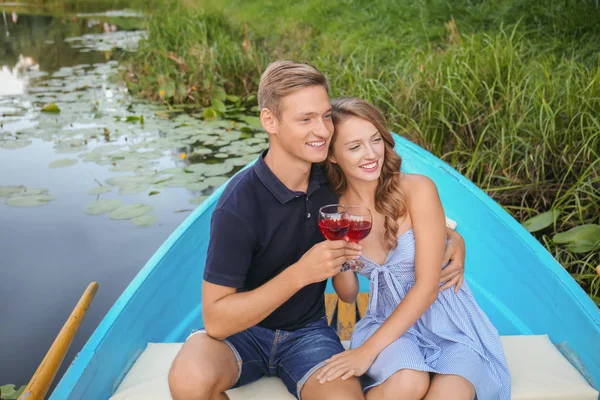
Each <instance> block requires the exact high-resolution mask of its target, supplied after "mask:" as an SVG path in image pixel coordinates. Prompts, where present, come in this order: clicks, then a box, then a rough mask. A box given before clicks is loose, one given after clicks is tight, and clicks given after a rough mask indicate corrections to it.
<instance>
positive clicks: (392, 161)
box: [325, 97, 406, 251]
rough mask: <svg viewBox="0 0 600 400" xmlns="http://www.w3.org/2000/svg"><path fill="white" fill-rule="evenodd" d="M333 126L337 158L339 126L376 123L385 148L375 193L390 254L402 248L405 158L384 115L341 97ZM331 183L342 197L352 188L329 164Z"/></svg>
mask: <svg viewBox="0 0 600 400" xmlns="http://www.w3.org/2000/svg"><path fill="white" fill-rule="evenodd" d="M331 107H332V109H333V112H332V116H333V123H334V126H335V127H336V128H335V131H334V132H333V137H332V138H331V143H330V144H329V154H333V144H334V143H335V141H336V139H337V136H338V135H337V131H338V130H337V126H338V125H339V124H340V123H342V122H343V121H345V120H347V119H348V118H350V117H356V118H360V119H363V120H365V121H369V122H370V123H372V124H373V125H374V126H375V128H377V131H378V132H379V134H380V135H381V137H382V138H383V142H384V144H385V150H384V161H383V165H382V168H381V175H380V176H379V182H378V183H377V189H376V190H375V210H376V211H377V212H378V213H380V214H382V215H383V216H384V222H383V226H384V240H385V244H386V248H387V250H388V251H389V250H392V249H394V248H396V246H397V245H398V229H399V226H398V222H397V220H398V219H399V218H400V217H402V216H403V215H405V214H406V196H405V194H404V193H403V192H402V189H401V187H400V179H399V177H400V169H401V167H402V158H401V157H400V155H399V154H398V153H396V151H395V150H394V146H395V142H394V138H393V137H392V134H391V133H390V131H389V129H388V128H387V124H386V121H385V118H384V116H383V114H382V113H381V111H379V109H378V108H377V107H375V106H374V105H373V104H371V103H369V102H368V101H365V100H362V99H359V98H356V97H341V98H338V99H333V100H331ZM325 171H326V174H327V180H328V181H329V183H330V185H331V188H332V189H333V190H334V191H335V192H336V193H338V194H339V195H342V194H343V193H344V192H345V191H346V188H347V186H348V182H347V181H346V177H345V176H344V173H343V172H342V170H341V168H340V167H339V165H338V164H336V163H333V162H331V160H330V159H329V158H327V160H326V161H325Z"/></svg>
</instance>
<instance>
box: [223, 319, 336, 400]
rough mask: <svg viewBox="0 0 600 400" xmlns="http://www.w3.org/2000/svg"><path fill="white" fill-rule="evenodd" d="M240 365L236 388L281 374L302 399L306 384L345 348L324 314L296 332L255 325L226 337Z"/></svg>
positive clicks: (288, 386)
mask: <svg viewBox="0 0 600 400" xmlns="http://www.w3.org/2000/svg"><path fill="white" fill-rule="evenodd" d="M224 342H225V343H226V344H228V345H229V347H231V349H232V350H233V353H234V354H235V357H236V359H237V361H238V365H239V366H240V370H239V373H238V379H237V381H236V383H235V384H234V385H233V386H232V388H236V387H240V386H243V385H247V384H249V383H252V382H254V381H256V380H258V379H260V378H261V377H263V376H277V377H279V378H280V379H281V380H282V381H283V383H284V384H285V386H286V387H287V390H288V391H289V392H290V393H291V394H293V395H294V396H296V398H298V399H300V398H301V397H300V392H301V391H302V388H303V387H304V384H305V383H306V381H307V380H308V378H310V377H311V375H312V374H313V373H315V372H316V371H317V370H318V369H319V368H321V367H322V366H323V365H324V364H325V360H327V359H328V358H329V357H331V356H333V355H335V354H338V353H341V352H343V351H344V347H343V346H342V343H341V342H340V338H339V337H338V335H337V333H336V332H335V330H334V329H333V328H331V327H330V326H329V325H327V318H326V317H323V318H321V319H319V320H318V321H316V322H313V323H311V324H309V325H307V326H305V327H303V328H300V329H297V330H295V331H284V330H280V329H277V330H271V329H267V328H262V327H260V326H254V327H252V328H250V329H247V330H245V331H242V332H240V333H236V334H235V335H232V336H230V337H228V338H227V339H225V340H224Z"/></svg>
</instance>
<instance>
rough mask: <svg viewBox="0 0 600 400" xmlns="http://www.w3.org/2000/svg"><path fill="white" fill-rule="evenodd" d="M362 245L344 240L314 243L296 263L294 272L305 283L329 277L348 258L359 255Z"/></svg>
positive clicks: (337, 270) (335, 272)
mask: <svg viewBox="0 0 600 400" xmlns="http://www.w3.org/2000/svg"><path fill="white" fill-rule="evenodd" d="M361 249H362V246H361V245H359V244H357V243H352V242H347V241H345V240H326V241H324V242H321V243H318V244H316V245H314V246H313V247H312V248H311V249H310V250H309V251H307V252H306V253H305V254H304V255H303V256H302V258H300V260H298V262H297V263H296V264H294V268H295V272H296V273H297V274H298V277H299V279H300V281H301V282H303V283H304V284H305V286H306V285H310V284H311V283H316V282H322V281H324V280H327V279H328V278H331V277H332V276H334V275H335V274H337V273H338V272H340V269H341V267H342V264H344V263H345V262H346V261H348V260H355V259H357V258H358V257H360V250H361Z"/></svg>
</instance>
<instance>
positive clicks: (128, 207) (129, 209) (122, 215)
mask: <svg viewBox="0 0 600 400" xmlns="http://www.w3.org/2000/svg"><path fill="white" fill-rule="evenodd" d="M150 211H152V206H150V205H147V204H141V203H136V204H125V205H122V206H121V207H119V208H117V209H116V210H114V211H113V212H111V213H110V215H109V216H108V217H109V218H110V219H117V220H122V219H132V218H135V217H141V216H142V215H144V214H146V213H149V212H150Z"/></svg>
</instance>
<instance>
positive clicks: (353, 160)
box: [329, 117, 385, 181]
mask: <svg viewBox="0 0 600 400" xmlns="http://www.w3.org/2000/svg"><path fill="white" fill-rule="evenodd" d="M384 154H385V143H384V141H383V138H382V137H381V134H380V133H379V132H378V131H377V128H376V127H375V125H373V124H372V123H370V122H369V121H367V120H364V119H360V118H357V117H350V118H347V119H345V120H344V121H342V122H341V123H339V124H336V126H335V143H334V144H333V148H332V154H331V155H330V157H329V159H330V161H331V162H333V163H336V164H338V165H339V166H340V168H341V169H342V172H343V173H344V175H345V176H346V179H352V180H361V181H376V180H377V179H379V175H381V168H382V166H383V162H384Z"/></svg>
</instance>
